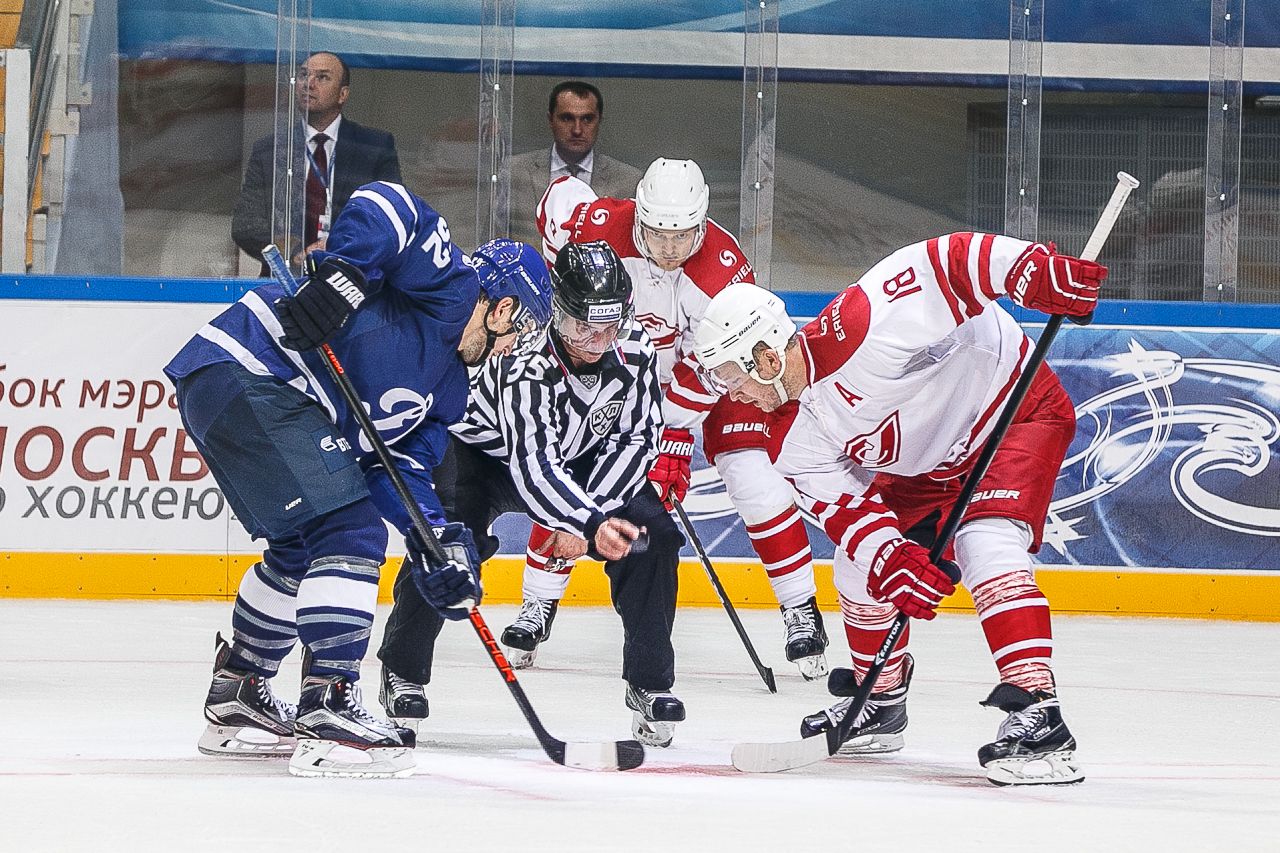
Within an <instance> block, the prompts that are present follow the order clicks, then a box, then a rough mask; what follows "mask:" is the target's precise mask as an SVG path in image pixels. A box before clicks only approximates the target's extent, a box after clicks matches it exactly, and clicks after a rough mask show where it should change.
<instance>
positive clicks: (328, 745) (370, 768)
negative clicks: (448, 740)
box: [289, 738, 417, 779]
mask: <svg viewBox="0 0 1280 853" xmlns="http://www.w3.org/2000/svg"><path fill="white" fill-rule="evenodd" d="M415 767H417V761H416V760H415V759H414V757H413V747H408V746H375V747H370V748H368V749H359V748H357V747H354V746H348V745H347V744H344V743H338V742H337V741H333V740H315V739H312V738H303V739H301V740H299V741H298V746H297V748H296V749H294V751H293V757H292V758H290V759H289V772H290V773H291V774H293V775H294V776H305V777H332V778H341V779H403V778H405V777H406V776H411V775H413V771H414V768H415Z"/></svg>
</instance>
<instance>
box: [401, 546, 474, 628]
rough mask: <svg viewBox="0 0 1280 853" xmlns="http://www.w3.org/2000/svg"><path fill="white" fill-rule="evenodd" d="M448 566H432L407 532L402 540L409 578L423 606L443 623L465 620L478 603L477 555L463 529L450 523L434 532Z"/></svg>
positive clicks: (430, 561) (423, 548)
mask: <svg viewBox="0 0 1280 853" xmlns="http://www.w3.org/2000/svg"><path fill="white" fill-rule="evenodd" d="M434 530H435V534H436V538H437V539H439V540H440V547H441V548H443V549H444V552H445V555H446V556H447V557H448V562H446V563H444V564H443V565H438V564H435V563H434V561H432V559H431V558H430V557H428V556H427V549H426V547H425V545H424V544H423V543H422V541H421V540H420V539H419V538H418V534H417V531H414V530H410V531H409V535H408V536H407V537H405V544H406V545H407V546H408V548H409V575H410V577H411V578H412V579H413V584H414V586H416V587H417V588H418V592H420V593H421V594H422V597H423V598H424V599H426V601H427V603H428V604H430V605H431V606H432V607H434V608H435V609H436V610H437V611H439V613H440V615H441V616H443V617H444V618H446V619H454V620H457V619H466V618H467V614H469V613H470V612H471V608H473V607H475V606H476V605H477V604H479V603H480V598H481V595H482V594H483V593H482V590H481V587H480V570H479V567H480V555H479V553H478V552H477V551H476V543H475V540H474V539H473V538H472V536H471V531H470V530H468V529H467V528H466V526H465V525H463V524H459V523H457V522H453V523H450V524H446V525H443V526H441V527H436V528H434Z"/></svg>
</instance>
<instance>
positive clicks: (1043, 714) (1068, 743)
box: [978, 684, 1084, 785]
mask: <svg viewBox="0 0 1280 853" xmlns="http://www.w3.org/2000/svg"><path fill="white" fill-rule="evenodd" d="M979 704H982V705H985V706H987V707H988V708H999V709H1000V710H1001V711H1004V712H1005V713H1006V714H1008V715H1009V716H1008V717H1006V718H1005V720H1004V722H1002V723H1001V724H1000V730H999V731H998V732H997V733H996V739H995V741H994V742H993V743H989V744H987V745H986V746H984V747H982V748H981V749H979V750H978V763H979V764H981V765H982V766H983V767H985V768H986V769H987V779H989V780H990V781H991V783H992V784H994V785H1069V784H1071V783H1073V782H1083V781H1084V771H1083V770H1081V769H1080V766H1079V765H1078V764H1077V763H1076V739H1075V738H1074V737H1072V736H1071V731H1070V730H1069V729H1068V728H1067V724H1066V723H1065V722H1063V719H1062V709H1061V708H1060V707H1059V705H1058V697H1057V696H1054V695H1052V694H1050V693H1046V692H1044V691H1042V690H1037V691H1036V692H1035V693H1029V692H1027V691H1026V690H1023V689H1022V688H1021V687H1017V686H1015V685H1012V684H1000V685H998V686H997V687H996V689H995V690H992V691H991V695H990V696H988V697H987V698H986V701H984V702H981V703H979Z"/></svg>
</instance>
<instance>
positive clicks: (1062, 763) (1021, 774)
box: [987, 749, 1084, 787]
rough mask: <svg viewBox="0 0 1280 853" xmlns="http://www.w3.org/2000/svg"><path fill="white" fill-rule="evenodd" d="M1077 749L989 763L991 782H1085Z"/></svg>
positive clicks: (1008, 783) (1002, 759) (1014, 783)
mask: <svg viewBox="0 0 1280 853" xmlns="http://www.w3.org/2000/svg"><path fill="white" fill-rule="evenodd" d="M1075 757H1076V754H1075V751H1074V750H1069V749H1067V750H1062V751H1061V752H1051V753H1049V754H1048V755H1043V756H1040V757H1038V758H1000V759H997V760H995V761H992V762H991V763H990V764H988V765H987V781H989V782H990V783H991V784H992V785H999V786H1000V787H1006V786H1011V785H1074V784H1075V783H1076V782H1083V781H1084V771H1083V770H1081V769H1080V766H1079V765H1078V764H1076V761H1075Z"/></svg>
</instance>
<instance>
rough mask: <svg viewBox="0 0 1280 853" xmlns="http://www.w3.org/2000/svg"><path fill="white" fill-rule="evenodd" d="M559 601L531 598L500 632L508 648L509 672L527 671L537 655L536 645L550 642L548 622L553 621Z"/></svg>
mask: <svg viewBox="0 0 1280 853" xmlns="http://www.w3.org/2000/svg"><path fill="white" fill-rule="evenodd" d="M559 608H560V602H559V601H556V600H555V599H553V598H534V597H532V596H530V597H529V598H526V599H525V600H524V603H523V604H521V605H520V613H519V614H518V615H517V616H516V621H514V622H512V623H511V624H510V625H508V626H507V628H506V630H505V631H503V632H502V644H503V645H504V646H506V647H507V661H508V662H509V663H510V664H511V668H512V669H527V668H528V667H530V666H532V665H533V659H534V658H536V657H537V656H538V645H539V644H540V643H545V642H546V641H547V640H549V639H551V623H552V622H554V621H555V618H556V610H558V609H559Z"/></svg>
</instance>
